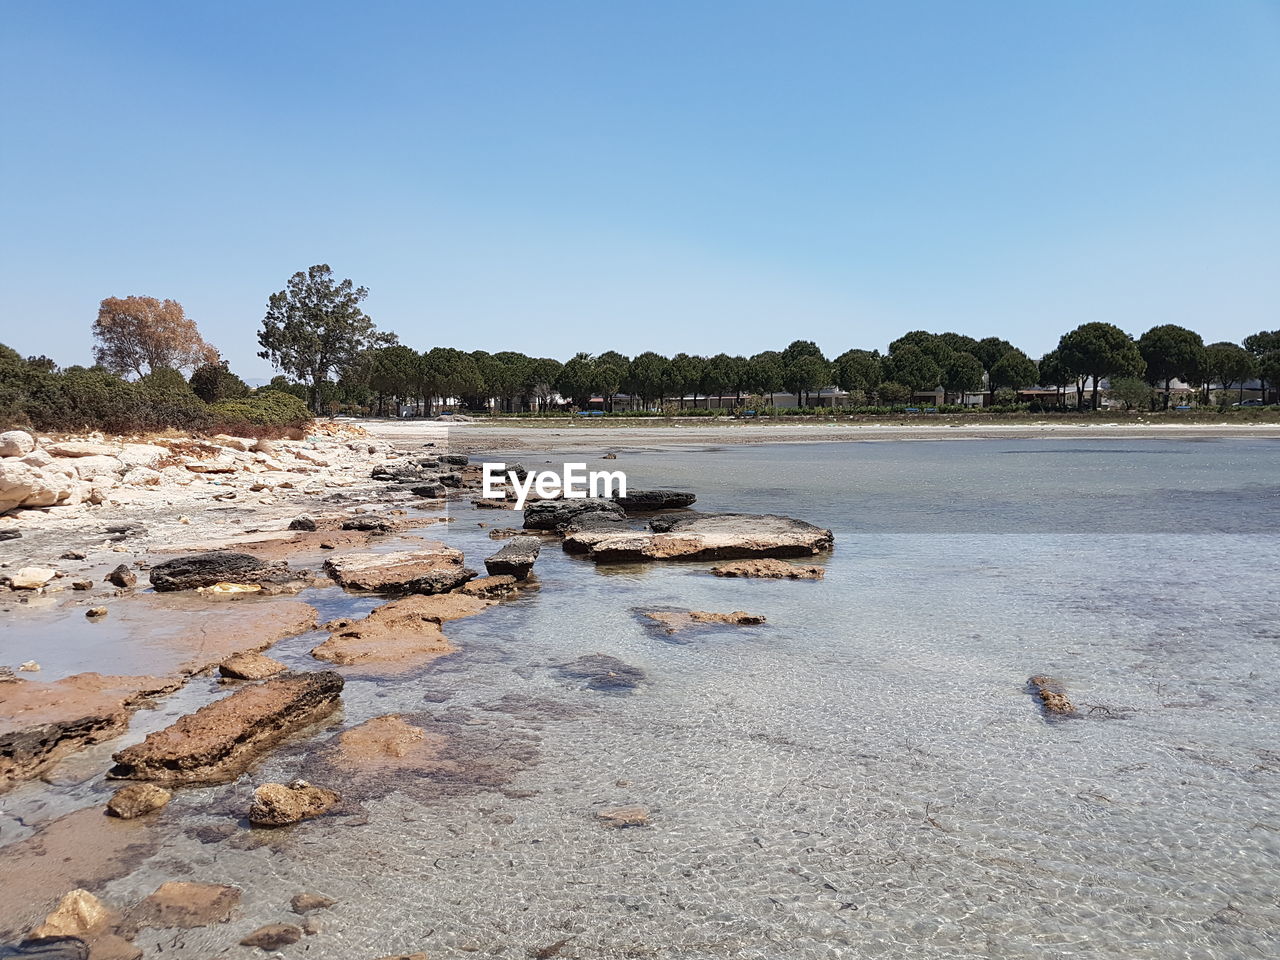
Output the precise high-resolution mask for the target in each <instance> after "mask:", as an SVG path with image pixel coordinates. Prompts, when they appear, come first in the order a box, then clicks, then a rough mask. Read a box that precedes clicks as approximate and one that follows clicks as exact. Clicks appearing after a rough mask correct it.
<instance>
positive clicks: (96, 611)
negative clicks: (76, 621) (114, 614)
mask: <svg viewBox="0 0 1280 960" xmlns="http://www.w3.org/2000/svg"><path fill="white" fill-rule="evenodd" d="M107 612H108V611H107V608H106V607H90V608H89V609H88V610H86V611H85V612H84V615H85V617H87V618H88V619H90V620H101V619H102V618H103V617H105V616H106V615H107Z"/></svg>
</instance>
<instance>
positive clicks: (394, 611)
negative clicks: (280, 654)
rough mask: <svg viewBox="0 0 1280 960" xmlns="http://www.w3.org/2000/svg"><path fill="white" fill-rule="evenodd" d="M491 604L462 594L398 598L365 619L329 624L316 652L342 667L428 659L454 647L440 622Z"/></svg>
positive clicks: (472, 612)
mask: <svg viewBox="0 0 1280 960" xmlns="http://www.w3.org/2000/svg"><path fill="white" fill-rule="evenodd" d="M489 605H490V601H488V600H484V599H481V598H479V597H473V596H467V595H465V594H459V593H449V594H437V595H434V596H414V597H405V598H404V599H402V600H393V601H391V602H390V603H384V604H383V605H382V606H380V607H378V608H376V609H375V610H373V611H372V612H371V613H370V614H369V615H368V616H367V617H365V618H364V619H363V620H354V621H352V620H337V621H334V622H333V623H331V624H329V627H330V629H331V630H332V633H331V634H330V636H329V639H328V640H326V641H325V642H324V643H322V644H320V645H319V646H318V647H316V648H315V649H313V650H312V651H311V655H312V656H313V657H315V658H316V659H318V660H327V661H328V662H330V663H335V664H338V665H340V666H353V665H356V664H364V663H400V664H404V663H415V662H423V661H426V660H430V659H431V658H433V657H438V656H441V655H442V654H445V653H451V652H453V650H454V646H453V645H452V644H451V643H450V642H449V639H448V638H447V637H446V636H445V635H444V631H442V630H441V629H440V624H442V623H445V622H447V621H449V620H458V619H461V618H462V617H470V616H474V615H475V614H477V613H479V612H481V611H482V610H484V609H486V608H487V607H488V606H489Z"/></svg>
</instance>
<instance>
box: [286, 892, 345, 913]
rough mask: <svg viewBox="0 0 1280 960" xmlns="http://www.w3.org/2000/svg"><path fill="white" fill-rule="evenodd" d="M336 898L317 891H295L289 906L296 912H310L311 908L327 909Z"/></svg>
mask: <svg viewBox="0 0 1280 960" xmlns="http://www.w3.org/2000/svg"><path fill="white" fill-rule="evenodd" d="M337 902H338V901H337V900H334V899H333V898H332V897H326V896H324V895H323V894H319V893H306V892H303V893H295V894H294V895H293V899H292V900H290V901H289V906H290V907H292V908H293V912H294V913H297V914H303V913H310V912H311V911H312V910H328V909H329V908H330V907H332V906H333V905H334V904H335V903H337Z"/></svg>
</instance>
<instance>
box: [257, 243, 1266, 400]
mask: <svg viewBox="0 0 1280 960" xmlns="http://www.w3.org/2000/svg"><path fill="white" fill-rule="evenodd" d="M367 295H368V290H367V289H366V288H364V287H356V286H354V285H353V283H352V282H351V281H350V280H342V281H340V282H339V281H337V280H336V279H335V278H334V276H333V272H332V270H331V269H330V268H329V267H328V266H327V265H323V264H321V265H318V266H314V267H311V268H310V269H309V270H307V271H299V272H298V273H296V274H294V275H293V277H292V278H290V280H289V283H288V286H287V287H286V288H285V289H284V290H282V291H280V292H279V293H276V294H273V295H272V296H271V298H270V300H269V302H268V308H267V314H266V317H265V318H264V320H263V328H262V331H261V332H260V333H259V336H258V340H259V344H260V346H261V347H262V352H261V353H260V356H262V357H263V358H265V359H269V360H271V361H272V362H273V363H274V364H275V365H276V367H277V369H280V370H282V371H283V372H284V373H285V374H286V375H287V376H289V377H292V378H294V381H295V382H297V383H302V384H305V389H306V396H307V399H308V401H309V403H310V404H311V406H312V409H313V410H316V411H317V412H319V411H320V410H321V409H322V405H323V404H324V403H326V395H327V400H328V402H341V401H343V400H345V401H346V402H358V401H360V400H364V401H365V405H372V406H376V407H379V408H380V409H381V410H382V411H383V412H385V411H386V409H387V408H388V405H389V404H391V403H394V402H408V403H412V404H415V405H419V406H420V407H421V408H422V410H423V411H424V412H427V413H430V412H432V411H433V408H434V407H433V405H434V404H435V402H436V401H437V400H442V399H446V398H457V399H460V400H461V401H463V402H464V403H465V404H466V405H467V406H468V407H469V408H471V409H484V410H491V409H495V408H496V409H498V410H505V411H515V410H518V409H523V408H529V409H544V408H545V407H546V406H547V405H548V404H549V403H550V402H551V401H552V399H553V398H554V397H556V396H559V397H562V398H563V399H564V400H566V401H567V402H569V403H571V404H573V405H574V406H576V407H579V408H582V407H585V406H587V405H588V403H589V402H590V401H591V399H592V398H593V397H601V398H604V400H605V402H606V404H607V403H608V402H609V400H610V398H612V397H614V396H615V395H616V394H619V393H625V394H628V395H630V396H632V397H634V398H635V399H636V400H637V401H638V402H639V404H640V405H641V406H642V407H643V408H644V409H653V408H655V407H658V408H660V407H661V406H662V405H663V404H664V402H665V401H667V400H668V399H669V398H677V399H679V400H680V401H681V402H682V403H683V401H684V399H685V398H689V399H691V400H692V401H693V402H694V403H695V404H696V403H697V402H698V400H699V399H700V398H709V397H727V396H732V397H735V398H736V399H738V400H741V399H742V398H743V397H744V396H750V395H773V394H776V393H786V394H791V395H793V396H794V397H795V398H796V404H797V405H798V406H810V405H811V400H812V396H813V394H814V393H815V392H818V391H821V390H822V389H824V388H828V387H838V388H840V389H841V390H843V391H846V392H847V393H848V394H849V395H851V397H852V398H853V401H854V402H855V404H856V402H857V401H858V400H859V399H861V400H862V402H874V403H877V404H882V405H894V404H901V403H905V402H908V401H909V400H910V399H911V397H912V395H913V394H914V393H917V392H922V391H934V390H937V389H941V390H942V391H943V392H944V401H945V400H947V399H949V398H952V397H960V396H963V395H964V394H966V393H974V392H977V391H990V392H991V393H993V394H997V393H1000V392H1002V391H1003V392H1006V393H1013V394H1016V392H1017V391H1019V390H1024V389H1027V388H1030V387H1036V386H1039V387H1044V388H1053V389H1054V390H1055V391H1056V397H1057V400H1058V402H1059V403H1062V402H1063V401H1064V399H1065V394H1066V393H1067V392H1068V391H1071V390H1074V392H1075V400H1076V406H1077V407H1078V408H1083V407H1085V406H1086V402H1085V393H1086V391H1088V392H1089V395H1090V401H1089V405H1091V406H1092V407H1094V408H1095V409H1096V408H1097V405H1098V393H1099V386H1100V383H1101V381H1102V380H1111V381H1113V383H1114V382H1116V381H1126V380H1136V381H1138V382H1139V383H1146V384H1148V385H1150V386H1151V387H1152V388H1155V390H1156V391H1158V392H1154V393H1152V394H1151V398H1152V399H1151V402H1152V403H1153V405H1154V403H1155V402H1157V399H1158V401H1159V402H1161V403H1163V405H1164V406H1166V407H1167V406H1168V404H1169V400H1170V396H1171V394H1172V392H1173V390H1172V386H1173V382H1174V381H1182V382H1185V383H1187V384H1191V385H1193V386H1195V387H1197V388H1198V389H1199V390H1200V391H1202V393H1203V396H1204V398H1205V401H1206V402H1207V401H1208V396H1209V390H1210V388H1211V387H1212V386H1214V385H1217V386H1219V387H1221V388H1224V389H1229V388H1231V387H1233V386H1239V385H1242V384H1243V383H1245V382H1246V381H1248V380H1252V379H1254V378H1262V379H1263V381H1264V393H1265V383H1266V382H1269V383H1275V382H1276V381H1277V380H1280V331H1261V332H1259V333H1256V334H1253V335H1252V336H1249V337H1246V338H1245V339H1244V341H1243V342H1242V344H1234V343H1228V342H1220V343H1212V344H1209V345H1206V344H1205V343H1204V341H1203V340H1202V338H1201V337H1200V335H1199V334H1198V333H1196V332H1194V331H1192V330H1189V329H1187V328H1185V327H1180V326H1177V325H1174V324H1162V325H1159V326H1156V327H1153V328H1151V329H1150V330H1148V331H1147V332H1146V333H1144V334H1142V335H1141V336H1140V337H1138V338H1136V339H1135V338H1134V337H1131V336H1130V335H1129V334H1127V333H1126V332H1124V331H1123V330H1121V329H1120V328H1119V327H1117V326H1115V325H1114V324H1110V323H1102V322H1097V321H1094V322H1089V323H1085V324H1081V325H1080V326H1079V327H1076V328H1075V329H1074V330H1071V331H1069V332H1068V333H1065V334H1063V336H1062V337H1061V339H1060V340H1059V342H1058V345H1057V347H1056V348H1055V349H1053V350H1051V351H1050V352H1049V353H1047V354H1045V355H1044V356H1042V357H1041V358H1040V359H1039V360H1038V361H1037V360H1033V359H1032V358H1031V357H1030V356H1028V355H1027V354H1026V353H1024V352H1023V351H1022V350H1020V349H1018V348H1017V347H1016V346H1014V345H1013V344H1012V343H1010V342H1009V341H1007V340H1004V339H1001V338H999V337H986V338H983V339H977V338H974V337H970V336H967V335H965V334H961V333H930V332H927V331H923V330H917V331H912V332H910V333H907V334H905V335H903V336H902V337H899V338H898V339H897V340H895V341H893V342H892V343H890V344H889V349H888V351H887V352H886V353H884V354H881V353H880V352H879V351H878V350H864V349H851V350H846V351H845V352H844V353H841V354H840V355H839V356H836V357H834V358H831V359H829V358H828V357H826V356H825V355H824V354H823V352H822V350H820V349H819V348H818V346H817V345H816V344H815V343H813V342H812V341H809V340H795V341H793V342H792V343H791V344H789V345H788V346H787V347H786V348H784V349H782V350H766V351H763V352H761V353H757V354H754V355H753V356H749V357H748V356H741V355H732V354H728V353H718V354H715V355H714V356H695V355H691V354H687V353H677V354H675V355H674V356H671V357H667V356H664V355H662V354H660V353H656V352H654V351H645V352H644V353H641V354H639V355H637V356H635V357H627V356H625V355H623V354H621V353H618V352H616V351H612V350H610V351H606V352H604V353H600V354H596V355H592V354H588V353H578V354H575V355H574V356H573V357H571V358H569V359H568V360H566V361H565V362H563V363H561V362H560V361H558V360H556V359H554V358H551V357H531V356H527V355H525V354H523V353H519V352H515V351H501V352H497V353H490V352H488V351H483V350H476V351H471V352H467V351H462V350H457V349H454V348H451V347H432V348H430V349H425V350H422V351H418V350H416V349H414V348H413V347H411V346H408V345H406V344H403V343H401V342H400V341H399V338H398V337H397V336H396V335H395V334H394V333H385V332H380V331H378V330H377V329H376V327H375V325H374V323H373V321H372V319H370V318H369V317H368V315H366V314H365V313H364V312H363V310H362V309H361V308H360V304H361V302H362V301H363V300H364V299H365V297H366V296H367ZM288 385H289V384H288V381H287V380H285V381H282V383H281V386H286V387H287V386H288Z"/></svg>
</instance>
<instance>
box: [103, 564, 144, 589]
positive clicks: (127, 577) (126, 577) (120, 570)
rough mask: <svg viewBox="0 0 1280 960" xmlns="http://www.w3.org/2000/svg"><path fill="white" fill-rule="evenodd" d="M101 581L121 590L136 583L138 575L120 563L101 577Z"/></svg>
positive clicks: (134, 585) (129, 587)
mask: <svg viewBox="0 0 1280 960" xmlns="http://www.w3.org/2000/svg"><path fill="white" fill-rule="evenodd" d="M103 581H104V582H106V583H109V584H111V585H112V586H115V587H119V588H120V589H122V590H129V589H131V588H133V587H136V586H137V585H138V575H137V574H136V573H134V572H133V571H132V570H130V569H129V568H128V567H127V566H125V565H124V564H123V563H122V564H120V566H118V567H116V568H115V569H114V570H112V571H111V572H110V573H108V574H107V575H106V576H105V577H103Z"/></svg>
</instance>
